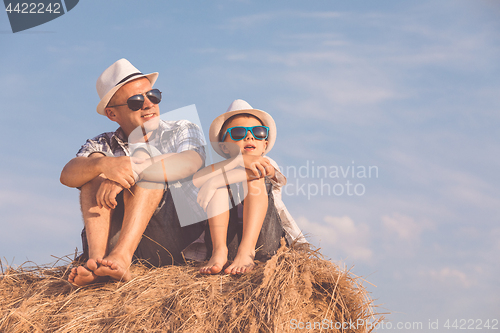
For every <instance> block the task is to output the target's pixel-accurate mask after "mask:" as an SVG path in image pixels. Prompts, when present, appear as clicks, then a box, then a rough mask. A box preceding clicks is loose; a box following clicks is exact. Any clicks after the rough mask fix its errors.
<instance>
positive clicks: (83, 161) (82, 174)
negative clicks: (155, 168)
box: [60, 153, 135, 188]
mask: <svg viewBox="0 0 500 333" xmlns="http://www.w3.org/2000/svg"><path fill="white" fill-rule="evenodd" d="M100 174H104V176H106V178H107V179H109V180H112V181H115V182H117V183H119V184H120V185H121V186H123V187H124V188H130V187H131V186H132V185H134V183H135V180H134V173H133V171H132V164H131V161H130V157H128V156H121V157H108V156H104V155H103V154H100V153H93V154H91V155H90V156H89V157H75V158H73V159H72V160H71V161H69V162H68V163H67V164H66V165H65V166H64V168H63V170H62V172H61V178H60V180H61V183H62V184H64V185H66V186H69V187H80V186H83V185H84V184H86V183H88V182H89V181H91V180H92V179H94V178H95V177H97V176H99V175H100Z"/></svg>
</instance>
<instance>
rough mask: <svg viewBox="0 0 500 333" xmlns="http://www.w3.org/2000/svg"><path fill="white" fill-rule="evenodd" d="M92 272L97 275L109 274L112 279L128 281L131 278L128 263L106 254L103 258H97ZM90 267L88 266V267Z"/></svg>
mask: <svg viewBox="0 0 500 333" xmlns="http://www.w3.org/2000/svg"><path fill="white" fill-rule="evenodd" d="M96 263H97V264H96V266H98V267H97V268H96V269H95V270H94V274H95V275H97V276H109V277H110V278H112V279H113V280H118V281H128V280H130V279H131V275H130V271H129V266H130V265H129V264H126V263H125V262H124V261H122V260H120V259H118V258H113V257H111V256H108V257H106V258H104V259H97V260H96ZM89 268H90V267H89Z"/></svg>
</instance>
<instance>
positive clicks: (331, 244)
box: [297, 216, 373, 261]
mask: <svg viewBox="0 0 500 333" xmlns="http://www.w3.org/2000/svg"><path fill="white" fill-rule="evenodd" d="M323 221H324V222H322V223H317V222H312V221H309V220H308V219H307V218H306V217H303V216H301V217H299V218H297V224H298V225H299V226H300V228H301V229H302V232H304V233H305V234H306V235H310V236H312V238H313V239H312V242H313V245H316V243H315V241H314V240H315V239H319V240H320V246H321V247H326V248H331V249H332V250H333V251H332V252H333V253H336V258H338V259H340V256H341V255H342V256H347V258H348V259H350V260H351V259H352V260H359V261H369V260H370V259H371V258H372V257H373V251H372V250H371V249H370V247H369V245H370V241H371V236H370V228H369V227H368V225H367V224H363V223H359V224H356V223H355V222H354V221H353V220H352V219H351V218H350V217H348V216H342V217H335V216H325V217H324V219H323Z"/></svg>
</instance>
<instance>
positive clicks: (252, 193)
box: [224, 178, 268, 274]
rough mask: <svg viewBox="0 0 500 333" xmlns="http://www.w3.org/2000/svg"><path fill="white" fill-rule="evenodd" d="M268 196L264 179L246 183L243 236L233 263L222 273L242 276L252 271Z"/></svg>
mask: <svg viewBox="0 0 500 333" xmlns="http://www.w3.org/2000/svg"><path fill="white" fill-rule="evenodd" d="M267 208H268V195H267V191H266V184H265V180H264V178H261V179H258V180H253V181H249V182H248V194H247V196H246V197H245V203H244V205H243V234H242V238H241V242H240V245H239V247H238V252H237V254H236V257H235V258H234V261H233V263H232V264H231V265H230V266H229V267H227V268H226V269H225V270H224V271H225V272H226V273H231V274H243V273H246V272H249V271H251V270H252V268H253V266H254V262H253V259H254V258H255V246H256V244H257V240H258V238H259V234H260V231H261V228H262V223H263V222H264V218H265V216H266V213H267Z"/></svg>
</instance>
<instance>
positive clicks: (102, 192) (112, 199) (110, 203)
mask: <svg viewBox="0 0 500 333" xmlns="http://www.w3.org/2000/svg"><path fill="white" fill-rule="evenodd" d="M121 191H123V187H122V186H121V185H120V184H118V183H116V182H114V181H112V180H109V179H105V180H104V181H103V182H102V183H101V185H100V186H99V190H97V194H96V199H97V205H98V206H99V208H102V207H104V208H106V209H115V208H116V205H117V204H118V202H116V196H117V195H118V194H119V193H120V192H121Z"/></svg>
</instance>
